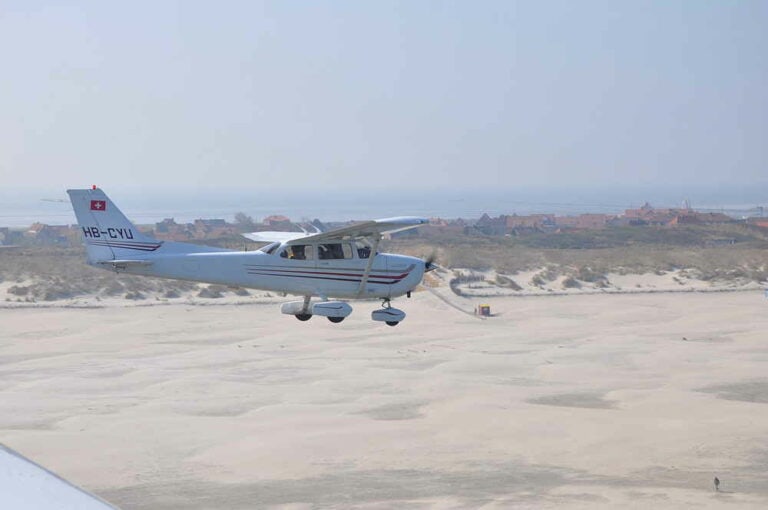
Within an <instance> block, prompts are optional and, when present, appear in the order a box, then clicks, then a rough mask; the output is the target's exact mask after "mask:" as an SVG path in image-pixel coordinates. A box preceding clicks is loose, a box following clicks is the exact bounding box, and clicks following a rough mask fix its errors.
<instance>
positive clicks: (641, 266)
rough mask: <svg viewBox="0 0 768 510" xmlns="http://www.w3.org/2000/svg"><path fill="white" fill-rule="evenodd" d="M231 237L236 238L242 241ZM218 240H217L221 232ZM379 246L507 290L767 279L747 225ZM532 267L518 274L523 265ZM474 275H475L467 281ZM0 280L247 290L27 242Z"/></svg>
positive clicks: (12, 296) (43, 297)
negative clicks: (630, 281)
mask: <svg viewBox="0 0 768 510" xmlns="http://www.w3.org/2000/svg"><path fill="white" fill-rule="evenodd" d="M237 243H242V241H239V240H238V241H235V240H233V241H232V242H231V243H223V244H224V245H227V244H231V246H230V247H232V248H240V249H242V245H240V246H238V245H237ZM219 244H222V243H221V242H219ZM381 250H382V251H389V252H397V253H406V254H410V255H416V256H420V257H425V258H426V257H428V256H431V255H434V256H436V258H437V262H438V263H439V264H441V265H443V266H447V267H454V268H466V269H470V270H476V271H484V270H495V271H496V273H497V276H496V277H495V281H493V282H482V277H479V276H478V275H477V274H472V273H471V272H468V273H462V274H458V273H457V274H456V275H454V278H453V280H452V285H451V286H452V287H456V288H458V286H459V285H461V284H475V283H477V284H478V285H479V284H483V285H486V284H493V285H496V286H498V287H504V288H508V289H513V290H522V289H523V286H524V285H527V284H530V285H534V286H538V287H545V286H551V284H552V283H553V282H557V281H558V279H560V278H562V281H561V282H560V283H558V284H557V285H558V286H562V288H563V289H576V288H580V287H581V286H591V287H597V288H600V287H603V286H607V285H609V281H608V275H609V274H610V273H618V274H645V273H651V274H658V275H663V274H666V273H668V272H670V271H677V272H678V276H679V277H680V278H683V279H686V278H690V279H697V280H702V281H710V282H735V281H738V282H749V281H753V282H761V283H763V282H767V281H768V232H766V231H765V230H761V229H757V228H751V227H748V226H745V225H721V226H691V227H676V228H662V227H659V228H655V227H627V228H611V229H605V230H597V231H595V230H591V231H584V232H576V233H565V234H559V233H558V234H529V235H524V236H517V237H491V236H480V235H456V234H451V235H447V234H431V235H418V236H403V237H397V238H395V239H393V240H388V241H384V242H383V244H382V247H381ZM531 271H533V272H534V273H533V274H532V275H531V276H528V277H527V280H525V281H524V280H521V279H520V278H518V277H516V276H514V275H517V274H519V273H521V272H531ZM470 280H472V281H471V282H470ZM0 283H3V284H4V285H5V286H6V293H5V295H4V296H0V299H5V300H6V301H22V302H38V301H56V300H61V299H72V298H78V297H81V296H94V295H95V296H96V297H97V299H107V298H117V299H127V300H142V299H148V300H151V299H177V298H180V297H183V296H185V295H190V294H192V295H196V296H198V297H200V298H207V299H217V298H220V297H222V296H224V295H231V294H234V295H238V296H247V295H249V292H248V291H247V290H245V289H232V288H229V287H223V286H218V285H211V286H206V285H202V284H198V283H193V282H184V281H177V280H164V279H158V278H146V277H140V276H130V275H125V274H115V273H114V272H111V271H105V270H102V269H97V268H93V267H91V266H88V265H87V264H86V263H85V262H84V250H83V249H82V248H80V247H78V248H60V247H56V248H54V247H28V248H21V249H16V250H4V251H0Z"/></svg>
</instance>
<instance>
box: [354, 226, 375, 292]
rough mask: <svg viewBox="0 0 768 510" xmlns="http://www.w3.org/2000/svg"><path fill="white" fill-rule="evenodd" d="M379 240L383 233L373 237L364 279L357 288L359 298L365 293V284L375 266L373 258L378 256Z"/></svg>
mask: <svg viewBox="0 0 768 510" xmlns="http://www.w3.org/2000/svg"><path fill="white" fill-rule="evenodd" d="M379 241H381V234H376V236H375V237H374V238H373V247H372V248H371V254H370V256H369V257H368V265H367V266H365V272H364V273H363V279H362V280H360V288H358V289H357V297H358V298H359V297H360V296H362V295H363V290H364V289H365V284H366V283H368V276H369V275H370V274H371V268H372V267H373V260H374V259H375V258H376V251H377V250H378V249H379Z"/></svg>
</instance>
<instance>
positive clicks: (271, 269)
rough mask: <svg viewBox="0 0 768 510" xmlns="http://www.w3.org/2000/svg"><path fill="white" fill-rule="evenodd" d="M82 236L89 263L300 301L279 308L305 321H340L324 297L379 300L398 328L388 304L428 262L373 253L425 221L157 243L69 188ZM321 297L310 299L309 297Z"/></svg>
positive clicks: (92, 197)
mask: <svg viewBox="0 0 768 510" xmlns="http://www.w3.org/2000/svg"><path fill="white" fill-rule="evenodd" d="M67 193H69V197H70V200H71V201H72V207H73V208H74V210H75V215H76V216H77V221H78V223H79V225H80V228H81V230H82V233H83V240H84V243H85V246H86V251H87V255H88V262H89V263H90V264H92V265H95V266H98V267H103V268H108V269H112V270H114V271H117V272H126V273H131V274H137V275H145V276H155V277H161V278H173V279H179V280H190V281H197V282H204V283H216V284H221V285H227V286H236V287H247V288H254V289H261V290H268V291H276V292H285V293H288V294H294V295H299V296H303V298H304V299H303V300H302V301H294V302H290V303H285V304H283V306H282V308H281V310H282V313H285V314H289V315H294V316H296V318H297V319H299V320H308V319H309V318H311V317H312V316H313V315H320V316H324V317H327V318H328V320H330V321H331V322H341V321H343V320H344V318H346V317H347V316H348V315H349V314H350V313H352V307H351V306H349V305H348V304H347V303H343V302H340V301H330V300H329V298H341V299H355V298H366V299H369V298H378V299H381V300H382V309H381V310H376V311H374V312H373V313H372V314H371V318H372V319H373V320H375V321H381V322H386V323H387V324H389V325H390V326H395V325H397V324H399V323H400V322H401V321H402V320H403V319H404V318H405V312H403V311H402V310H397V309H396V308H392V306H391V305H390V300H391V299H393V298H395V297H398V296H402V295H408V296H410V293H411V291H412V290H413V289H414V288H415V287H416V286H418V285H419V284H420V283H421V280H422V278H423V276H424V273H425V272H428V271H431V270H432V269H434V268H435V267H436V266H434V264H432V263H431V261H424V260H422V259H420V258H416V257H410V256H406V255H397V254H389V253H379V252H378V251H377V250H378V246H379V241H380V240H381V238H382V236H383V235H384V234H388V233H392V232H399V231H402V230H408V229H412V228H416V227H419V226H421V225H425V224H427V223H428V220H426V219H424V218H416V217H397V218H387V219H383V220H373V221H365V222H361V223H356V224H353V225H350V226H348V227H342V228H339V229H335V230H331V231H329V232H319V233H307V232H302V233H295V232H254V233H251V234H245V237H247V238H248V239H251V240H253V241H259V242H270V243H271V244H269V245H267V246H264V247H263V248H261V249H260V250H258V251H252V252H243V251H233V250H225V249H221V248H212V247H208V246H197V245H193V244H187V243H176V242H171V241H158V240H156V239H153V238H152V237H150V236H147V235H145V234H143V233H141V232H140V231H139V230H138V229H137V228H136V227H135V226H134V225H133V224H132V223H131V222H130V221H129V220H128V219H127V218H126V217H125V215H123V213H122V212H120V210H119V209H118V208H117V206H115V204H114V203H113V202H112V201H111V200H110V199H109V197H108V196H107V195H106V193H104V192H103V191H102V190H101V189H97V188H96V187H94V188H93V189H75V190H68V191H67ZM313 297H317V298H319V299H320V300H319V301H316V302H312V298H313Z"/></svg>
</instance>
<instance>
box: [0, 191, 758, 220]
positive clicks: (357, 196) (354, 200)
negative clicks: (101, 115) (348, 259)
mask: <svg viewBox="0 0 768 510" xmlns="http://www.w3.org/2000/svg"><path fill="white" fill-rule="evenodd" d="M105 191H106V192H107V193H108V195H109V196H110V198H111V199H112V200H113V202H115V203H116V204H117V205H118V207H120V209H121V210H122V211H123V212H124V213H125V214H126V216H128V217H129V218H130V219H131V220H132V221H133V222H134V223H137V224H151V223H155V222H158V221H162V220H163V219H165V218H173V219H174V220H175V221H176V222H178V223H186V222H191V221H194V220H195V219H199V218H206V219H210V218H223V219H225V220H227V221H233V220H234V216H235V214H236V213H238V212H243V213H245V214H247V215H249V216H251V217H252V218H253V219H254V220H256V221H259V220H262V219H264V218H265V217H267V216H270V215H283V216H287V217H289V218H290V219H292V220H293V221H309V220H313V219H320V220H321V221H324V222H342V221H350V220H366V219H373V218H388V217H392V216H421V217H427V218H446V219H453V218H465V219H477V218H479V217H480V216H482V215H483V214H488V215H490V216H498V215H500V214H519V215H525V214H536V213H550V214H556V215H558V216H570V215H578V214H581V213H605V214H619V213H621V212H623V211H624V210H625V209H629V208H637V207H640V206H642V205H643V204H645V203H646V202H648V203H650V204H651V205H653V206H654V207H657V208H662V207H683V206H684V205H685V203H686V201H687V203H689V204H690V205H691V206H692V207H693V208H694V209H696V210H700V211H713V212H724V213H726V214H730V215H731V216H734V217H748V216H760V215H761V214H763V210H764V209H760V207H764V208H765V209H768V185H757V186H748V187H741V188H738V187H727V186H726V187H723V186H720V187H712V188H698V189H690V188H682V187H680V188H669V187H658V188H647V187H646V188H639V187H631V186H627V187H621V188H603V189H579V190H575V189H568V188H558V187H551V188H528V189H510V190H499V189H487V190H486V189H472V190H462V189H459V188H457V189H451V190H420V191H416V190H406V191H398V190H385V191H381V192H378V193H373V192H370V191H323V192H313V191H309V190H303V191H284V190H283V191H274V190H273V191H264V190H261V191H260V190H253V191H249V190H226V191H210V190H208V191H202V190H186V191H179V190H174V191H163V190H155V189H148V190H135V189H134V190H121V189H114V190H112V189H110V190H105ZM766 212H768V211H766ZM34 222H41V223H46V224H49V225H66V224H74V223H76V221H75V216H74V214H73V212H72V208H71V206H70V204H69V199H68V197H67V195H66V192H64V191H63V190H62V191H60V192H51V191H49V190H48V191H46V190H43V189H41V190H35V189H25V190H9V189H0V227H11V228H24V227H28V226H29V225H31V224H32V223H34Z"/></svg>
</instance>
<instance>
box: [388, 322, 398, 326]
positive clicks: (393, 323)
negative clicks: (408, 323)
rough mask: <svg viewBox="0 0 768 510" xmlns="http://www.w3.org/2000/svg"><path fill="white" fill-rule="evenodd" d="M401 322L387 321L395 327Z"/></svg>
mask: <svg viewBox="0 0 768 510" xmlns="http://www.w3.org/2000/svg"><path fill="white" fill-rule="evenodd" d="M398 324H400V323H399V322H398V321H387V326H392V327H395V326H397V325H398Z"/></svg>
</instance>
